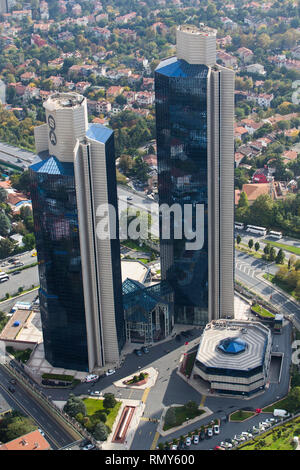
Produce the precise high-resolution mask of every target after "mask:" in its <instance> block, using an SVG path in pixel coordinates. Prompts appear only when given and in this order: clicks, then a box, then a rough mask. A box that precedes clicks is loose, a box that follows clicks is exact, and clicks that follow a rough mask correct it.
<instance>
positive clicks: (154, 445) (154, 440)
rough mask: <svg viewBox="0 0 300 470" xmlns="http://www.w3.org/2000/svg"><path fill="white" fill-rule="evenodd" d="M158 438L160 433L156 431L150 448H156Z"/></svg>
mask: <svg viewBox="0 0 300 470" xmlns="http://www.w3.org/2000/svg"><path fill="white" fill-rule="evenodd" d="M159 438H160V434H159V432H157V431H156V433H155V436H154V439H153V442H152V444H151V447H150V450H154V449H156V444H157V441H158V439H159Z"/></svg>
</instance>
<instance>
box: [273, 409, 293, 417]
mask: <svg viewBox="0 0 300 470" xmlns="http://www.w3.org/2000/svg"><path fill="white" fill-rule="evenodd" d="M273 416H279V418H287V417H288V416H289V413H288V412H287V411H286V410H279V409H275V410H274V411H273Z"/></svg>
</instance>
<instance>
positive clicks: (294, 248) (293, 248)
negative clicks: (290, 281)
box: [267, 240, 300, 256]
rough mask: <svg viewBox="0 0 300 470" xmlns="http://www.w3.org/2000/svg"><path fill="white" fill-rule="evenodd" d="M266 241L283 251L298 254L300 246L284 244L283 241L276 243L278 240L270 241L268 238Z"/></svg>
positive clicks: (299, 254)
mask: <svg viewBox="0 0 300 470" xmlns="http://www.w3.org/2000/svg"><path fill="white" fill-rule="evenodd" d="M267 243H270V245H273V246H276V247H277V248H282V249H283V250H285V251H289V252H290V253H294V254H295V255H298V256H300V248H298V247H297V246H292V245H285V244H284V243H278V242H272V241H271V242H270V241H269V240H268V242H267Z"/></svg>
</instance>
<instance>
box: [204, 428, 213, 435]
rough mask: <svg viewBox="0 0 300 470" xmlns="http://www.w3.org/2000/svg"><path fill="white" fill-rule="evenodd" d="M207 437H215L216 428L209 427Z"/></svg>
mask: <svg viewBox="0 0 300 470" xmlns="http://www.w3.org/2000/svg"><path fill="white" fill-rule="evenodd" d="M206 434H207V437H213V435H214V430H213V428H208V429H207V431H206Z"/></svg>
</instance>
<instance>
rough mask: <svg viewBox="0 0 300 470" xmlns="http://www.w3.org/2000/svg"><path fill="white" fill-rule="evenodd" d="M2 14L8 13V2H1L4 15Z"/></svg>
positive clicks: (0, 10)
mask: <svg viewBox="0 0 300 470" xmlns="http://www.w3.org/2000/svg"><path fill="white" fill-rule="evenodd" d="M2 13H8V4H7V0H0V15H2Z"/></svg>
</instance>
